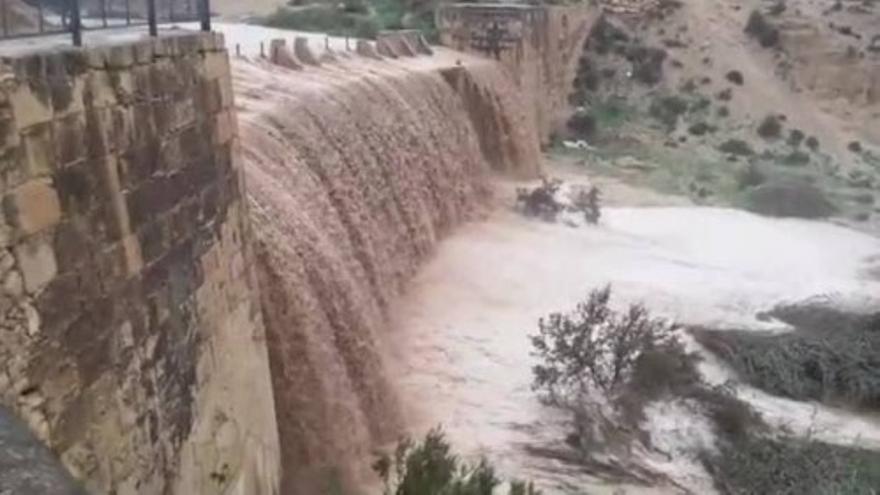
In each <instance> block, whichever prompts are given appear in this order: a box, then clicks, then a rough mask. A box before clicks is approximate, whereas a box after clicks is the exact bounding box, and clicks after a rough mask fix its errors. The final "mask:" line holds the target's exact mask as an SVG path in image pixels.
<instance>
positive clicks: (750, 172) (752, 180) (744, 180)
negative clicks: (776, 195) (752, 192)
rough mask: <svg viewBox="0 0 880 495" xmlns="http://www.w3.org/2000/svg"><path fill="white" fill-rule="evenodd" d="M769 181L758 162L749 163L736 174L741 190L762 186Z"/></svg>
mask: <svg viewBox="0 0 880 495" xmlns="http://www.w3.org/2000/svg"><path fill="white" fill-rule="evenodd" d="M765 182H767V174H765V173H764V171H763V170H761V167H760V166H759V165H758V164H756V163H749V164H748V165H747V166H746V167H745V168H743V169H741V170H740V171H739V172H738V173H737V175H736V184H737V186H738V187H739V189H740V190H742V189H748V188H750V187H755V186H760V185H761V184H763V183H765Z"/></svg>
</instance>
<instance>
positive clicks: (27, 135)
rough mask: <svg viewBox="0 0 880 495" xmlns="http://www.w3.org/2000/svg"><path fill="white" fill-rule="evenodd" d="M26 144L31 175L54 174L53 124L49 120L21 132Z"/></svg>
mask: <svg viewBox="0 0 880 495" xmlns="http://www.w3.org/2000/svg"><path fill="white" fill-rule="evenodd" d="M21 139H22V144H23V145H24V153H25V159H26V160H27V172H28V175H29V176H31V177H47V176H49V175H51V174H52V167H53V166H54V164H55V155H54V150H55V143H54V141H53V140H52V125H51V124H50V123H48V122H46V123H43V124H37V125H35V126H33V127H30V128H28V129H25V130H24V131H22V133H21Z"/></svg>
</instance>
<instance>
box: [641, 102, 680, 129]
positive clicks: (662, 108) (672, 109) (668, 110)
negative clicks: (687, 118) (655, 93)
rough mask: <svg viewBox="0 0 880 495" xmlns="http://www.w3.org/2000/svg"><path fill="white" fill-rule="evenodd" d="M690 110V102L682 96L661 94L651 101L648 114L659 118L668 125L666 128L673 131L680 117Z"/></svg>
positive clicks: (665, 125)
mask: <svg viewBox="0 0 880 495" xmlns="http://www.w3.org/2000/svg"><path fill="white" fill-rule="evenodd" d="M687 110H688V102H687V100H685V99H684V98H682V97H680V96H661V97H659V98H656V99H654V101H652V102H651V106H650V107H649V108H648V114H649V115H650V116H651V117H654V118H655V119H657V120H658V121H659V122H660V123H662V124H663V125H664V127H666V130H668V131H672V130H674V129H675V125H676V124H677V123H678V117H679V116H680V115H683V114H684V113H685V112H687Z"/></svg>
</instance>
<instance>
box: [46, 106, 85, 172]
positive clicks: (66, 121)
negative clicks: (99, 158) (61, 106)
mask: <svg viewBox="0 0 880 495" xmlns="http://www.w3.org/2000/svg"><path fill="white" fill-rule="evenodd" d="M52 136H53V142H54V144H55V164H56V167H59V166H64V165H66V164H68V163H73V162H76V161H79V160H82V159H84V158H85V157H86V122H85V115H83V114H82V113H77V114H73V115H69V116H67V117H64V118H62V119H57V120H54V121H52Z"/></svg>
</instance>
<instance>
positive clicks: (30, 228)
mask: <svg viewBox="0 0 880 495" xmlns="http://www.w3.org/2000/svg"><path fill="white" fill-rule="evenodd" d="M4 210H5V211H6V217H7V218H9V219H11V220H12V222H13V225H15V226H16V227H18V228H19V229H20V230H21V232H22V233H23V234H25V235H29V234H34V233H36V232H39V231H41V230H43V229H45V228H47V227H50V226H52V225H55V224H56V223H58V221H59V220H60V219H61V203H60V201H59V199H58V193H57V192H56V191H55V188H54V187H52V182H51V181H49V180H46V179H35V180H32V181H30V182H28V183H26V184H24V185H22V186H19V187H18V188H16V189H15V190H14V191H12V192H11V193H10V194H9V195H7V196H6V198H5V199H4Z"/></svg>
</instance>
